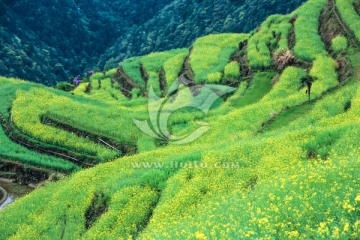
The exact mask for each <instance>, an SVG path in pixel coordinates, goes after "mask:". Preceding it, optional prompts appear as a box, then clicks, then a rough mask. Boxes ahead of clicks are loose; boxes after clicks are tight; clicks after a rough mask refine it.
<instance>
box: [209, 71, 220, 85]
mask: <svg viewBox="0 0 360 240" xmlns="http://www.w3.org/2000/svg"><path fill="white" fill-rule="evenodd" d="M221 78H222V74H221V73H220V72H214V73H209V74H208V76H207V79H208V83H220V82H221Z"/></svg>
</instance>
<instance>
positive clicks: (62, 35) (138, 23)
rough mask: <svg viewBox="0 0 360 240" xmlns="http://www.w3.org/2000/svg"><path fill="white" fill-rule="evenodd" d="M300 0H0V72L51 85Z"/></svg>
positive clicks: (231, 27)
mask: <svg viewBox="0 0 360 240" xmlns="http://www.w3.org/2000/svg"><path fill="white" fill-rule="evenodd" d="M301 2H303V0H296V1H292V3H284V2H283V1H279V0H276V1H265V3H264V5H265V6H266V7H263V6H264V5H263V4H259V1H254V0H247V1H228V0H221V1H209V0H206V1H201V2H198V1H185V0H176V1H169V0H147V1H143V0H142V1H136V2H134V1H133V2H130V1H120V0H117V1H95V0H91V1H84V0H75V1H70V0H62V1H51V2H49V1H44V0H40V1H35V2H34V1H25V0H20V1H1V2H0V75H1V76H7V77H18V78H22V79H27V80H30V81H34V82H38V83H43V84H46V85H55V84H56V83H57V82H59V81H68V79H69V77H71V76H77V75H79V74H82V73H83V72H85V71H87V70H89V69H91V68H94V69H95V68H96V67H100V68H101V69H103V67H104V66H105V65H106V62H108V61H109V63H108V64H107V66H113V67H116V64H117V63H118V62H119V61H121V60H123V59H124V58H127V57H130V56H137V55H142V54H148V53H150V52H151V51H159V50H165V49H171V48H175V47H176V48H177V47H188V46H189V45H191V43H192V41H193V40H195V38H196V37H198V36H201V35H204V34H209V33H215V32H238V31H239V32H242V31H248V30H250V29H252V28H254V27H256V26H257V25H258V24H260V23H261V21H263V20H264V19H265V17H266V16H268V15H269V14H272V13H287V12H290V11H292V10H293V9H295V8H296V7H297V6H298V5H299V4H300V3H301ZM248 16H252V21H251V24H249V21H247V20H246V18H247V17H248ZM169 23H171V24H169ZM193 26H197V28H196V29H194V28H193ZM155 36H156V37H155ZM174 36H176V38H175V37H174ZM112 58H113V59H112ZM99 59H100V61H99ZM111 59H112V60H111ZM115 61H117V62H115Z"/></svg>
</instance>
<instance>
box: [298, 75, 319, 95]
mask: <svg viewBox="0 0 360 240" xmlns="http://www.w3.org/2000/svg"><path fill="white" fill-rule="evenodd" d="M316 80H317V78H316V77H313V76H311V75H310V74H309V73H308V74H306V75H305V76H303V77H302V78H301V87H300V88H303V87H305V86H306V87H307V90H306V93H307V94H308V96H309V102H310V101H311V87H312V85H313V83H314V82H315V81H316Z"/></svg>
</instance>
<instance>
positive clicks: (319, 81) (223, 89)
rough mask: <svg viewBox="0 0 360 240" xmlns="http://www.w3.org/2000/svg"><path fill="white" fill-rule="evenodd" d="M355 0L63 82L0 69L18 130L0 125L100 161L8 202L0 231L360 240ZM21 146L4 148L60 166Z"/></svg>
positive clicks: (82, 161)
mask: <svg viewBox="0 0 360 240" xmlns="http://www.w3.org/2000/svg"><path fill="white" fill-rule="evenodd" d="M353 2H354V3H357V2H358V1H351V4H350V5H349V4H348V1H343V0H337V1H333V0H330V1H327V0H309V1H307V2H306V3H305V4H304V5H302V6H301V7H300V8H298V9H297V10H295V11H294V12H292V13H290V14H289V15H273V16H270V17H268V18H267V20H266V21H265V22H264V23H263V24H262V25H261V27H260V28H259V29H258V30H257V31H256V32H254V33H253V34H236V33H227V34H214V35H208V36H205V37H202V38H199V39H197V40H196V41H195V43H194V44H193V46H192V48H191V49H189V50H187V49H175V50H171V51H166V52H158V53H152V54H149V55H145V56H141V57H134V58H130V59H127V60H125V61H123V62H122V63H121V64H120V65H119V67H118V68H117V69H112V70H110V71H108V72H104V73H101V72H98V73H95V74H94V75H92V76H91V77H90V78H89V79H88V81H83V82H82V83H81V84H80V85H79V86H78V87H77V88H76V89H75V90H74V91H73V92H72V93H66V92H61V91H57V90H54V89H51V88H47V87H44V86H41V85H35V84H32V83H28V82H23V81H20V80H14V79H6V78H1V79H0V91H1V93H2V94H3V95H4V96H6V97H5V98H4V99H5V100H6V101H3V102H2V103H3V104H1V105H0V106H1V107H0V113H1V115H2V118H3V121H2V127H3V128H4V129H6V128H10V129H12V130H13V131H11V134H9V132H6V131H5V132H4V134H3V135H0V137H1V138H6V137H9V135H10V137H11V136H13V137H14V138H15V141H16V140H19V139H18V138H20V137H21V139H20V140H21V141H22V143H21V142H17V143H19V144H24V143H25V144H27V148H29V149H31V150H33V151H34V152H35V151H37V152H35V153H34V154H39V156H44V155H43V154H44V151H45V150H49V149H51V151H52V152H55V153H58V154H62V155H63V156H64V155H65V156H67V157H68V158H66V159H67V161H68V162H70V161H73V162H74V163H76V164H78V165H79V166H80V167H83V168H85V167H90V166H93V165H95V164H98V163H99V165H97V166H95V167H92V168H90V169H83V170H81V171H78V172H76V173H74V174H73V175H71V176H68V177H66V178H65V179H63V180H61V181H58V182H49V183H47V184H46V185H45V186H44V187H42V188H40V189H37V190H36V191H34V192H33V193H31V194H29V195H28V196H25V197H23V198H21V199H19V200H18V201H17V202H16V203H14V204H12V205H10V206H8V207H6V208H5V210H4V211H1V212H0V234H1V235H0V236H1V238H3V239H24V238H26V239H39V238H49V239H58V238H59V239H63V238H65V239H128V238H139V239H179V238H181V239H182V238H185V239H194V238H195V239H212V238H214V239H218V238H224V239H238V238H240V239H253V238H279V239H288V238H290V239H291V238H295V239H298V238H301V239H303V238H311V239H313V238H314V239H330V238H338V239H357V237H358V236H359V234H360V232H359V230H360V228H359V218H358V216H359V209H360V195H359V192H360V191H359V190H360V178H359V174H358V173H359V170H360V161H359V160H360V159H359V156H360V144H359V141H358V139H359V137H360V127H359V126H360V119H359V114H360V88H359V86H360V85H359V83H360V75H359V74H360V59H359V54H360V48H359V43H360V39H359V38H358V36H357V34H356V33H357V32H358V30H359V26H360V24H352V23H353V22H352V21H348V20H346V18H347V17H348V16H352V20H353V21H358V23H360V20H359V19H358V18H359V14H358V13H357V12H356V10H355V7H354V6H357V5H356V4H355V5H354V4H352V3H353ZM177 77H178V81H177V80H176V78H177ZM310 83H311V84H310ZM233 87H235V88H236V89H234V88H233ZM232 90H235V91H234V92H231V91H232ZM310 90H311V91H310ZM229 92H231V93H229ZM154 93H156V94H157V96H156V95H154ZM214 102H215V103H214ZM149 103H150V104H149ZM210 103H211V104H212V103H214V106H212V108H211V110H210V111H209V112H207V111H202V110H204V109H206V107H210V106H207V105H210ZM189 106H190V107H189ZM194 106H195V108H199V109H200V111H197V110H194ZM180 107H182V108H181V109H178V108H180ZM159 109H161V110H159ZM168 113H172V115H168ZM206 113H208V114H206ZM167 117H168V121H166V122H165V123H166V124H165V125H163V124H161V123H162V122H164V119H167ZM134 119H135V120H137V121H134ZM141 121H147V123H148V124H149V127H148V128H146V125H139V124H136V123H139V122H141ZM204 123H208V125H206V124H204ZM139 126H140V127H139ZM208 126H210V128H208ZM167 127H168V128H169V129H168V128H167ZM204 128H206V130H207V131H205V132H202V133H204V134H203V135H201V136H200V137H199V138H194V139H188V138H187V136H191V133H194V132H196V131H197V130H198V129H200V130H201V129H204ZM140 129H142V130H143V131H140ZM149 129H150V133H149V134H145V132H147V131H148V130H149ZM167 130H169V132H168V133H166V131H167ZM149 135H150V136H149ZM151 136H152V137H151ZM176 137H179V138H176ZM1 138H0V139H1ZM184 139H185V140H186V139H188V141H187V142H186V144H179V142H181V141H183V142H182V143H184ZM14 144H15V143H14ZM15 145H16V144H15ZM16 153H17V152H16V151H15V152H14V154H13V155H12V156H6V155H5V154H4V152H0V156H1V158H5V159H7V160H8V161H13V162H17V163H20V164H21V163H26V164H29V165H31V166H36V167H39V168H44V169H51V170H58V169H56V167H58V166H55V167H54V166H51V165H49V164H48V161H53V159H49V158H48V159H45V160H46V161H45V163H44V162H42V163H41V162H40V163H39V162H33V163H31V162H29V161H27V162H25V161H26V158H25V157H24V156H21V155H20V154H18V155H17V156H16ZM120 155H121V156H120ZM15 157H16V158H15ZM114 159H115V160H114ZM110 160H112V161H111V162H108V163H104V162H105V161H110ZM64 161H65V160H64ZM59 164H61V162H59ZM69 168H70V167H69ZM69 168H67V169H65V168H64V169H62V170H65V171H64V172H66V170H68V171H69V170H71V168H70V169H69ZM74 170H75V171H77V169H75V168H74Z"/></svg>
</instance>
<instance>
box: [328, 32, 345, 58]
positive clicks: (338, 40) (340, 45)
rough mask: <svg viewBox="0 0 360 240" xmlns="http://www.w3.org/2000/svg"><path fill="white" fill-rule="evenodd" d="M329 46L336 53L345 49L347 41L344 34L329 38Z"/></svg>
mask: <svg viewBox="0 0 360 240" xmlns="http://www.w3.org/2000/svg"><path fill="white" fill-rule="evenodd" d="M331 48H332V50H333V51H334V53H336V54H338V53H341V52H344V51H346V49H347V48H348V41H347V39H346V37H344V36H337V37H335V38H334V39H332V40H331Z"/></svg>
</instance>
